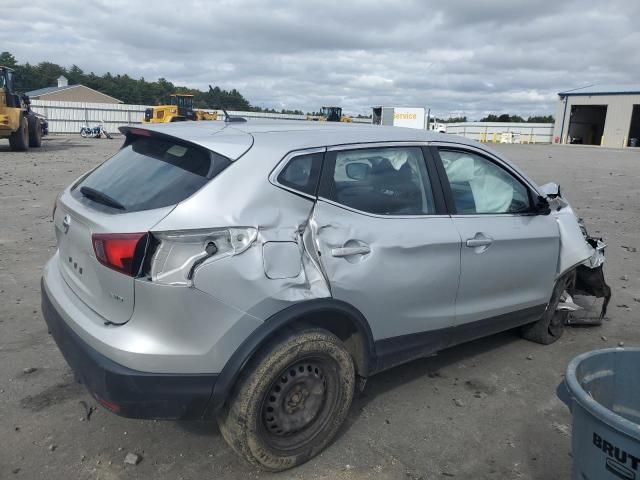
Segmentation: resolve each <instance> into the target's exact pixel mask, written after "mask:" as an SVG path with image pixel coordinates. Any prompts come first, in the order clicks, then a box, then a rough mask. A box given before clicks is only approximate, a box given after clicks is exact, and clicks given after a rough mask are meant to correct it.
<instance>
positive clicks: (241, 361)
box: [205, 298, 376, 418]
mask: <svg viewBox="0 0 640 480" xmlns="http://www.w3.org/2000/svg"><path fill="white" fill-rule="evenodd" d="M336 313H338V314H343V315H345V316H347V317H348V318H349V319H350V320H351V321H352V323H353V325H354V326H355V327H356V328H357V330H358V332H359V333H360V334H361V335H362V336H363V338H364V339H365V346H366V352H364V353H365V355H364V360H365V362H364V365H362V366H361V372H360V374H361V375H362V376H364V377H366V376H368V375H369V374H370V373H371V372H373V371H374V370H375V368H376V354H375V348H374V342H373V336H372V334H371V329H370V328H369V324H368V322H367V320H366V319H365V318H364V316H363V315H362V313H360V311H358V310H357V309H356V308H354V307H353V306H351V305H349V304H348V303H346V302H342V301H340V300H335V299H333V298H320V299H315V300H309V301H306V302H301V303H296V304H294V305H292V306H290V307H287V308H285V309H284V310H281V311H280V312H278V313H276V314H275V315H273V316H271V317H270V318H269V319H267V320H266V321H265V322H264V323H263V324H262V325H260V326H259V327H258V328H257V329H256V330H254V331H253V332H252V333H251V335H249V337H248V338H247V339H246V340H245V341H244V342H243V343H242V345H240V347H239V348H238V349H237V350H236V351H235V352H234V353H233V355H232V356H231V358H230V359H229V360H228V361H227V364H226V365H225V366H224V368H223V369H222V372H221V373H220V375H219V376H218V379H217V381H216V384H215V386H214V388H213V395H212V397H211V401H210V402H209V406H208V408H207V412H206V413H205V418H212V417H213V416H214V415H215V414H216V412H217V411H218V410H219V409H220V408H221V407H222V406H223V405H224V402H225V401H226V400H227V397H228V396H229V394H230V393H231V389H232V388H233V385H234V384H235V382H236V380H237V378H238V376H239V375H240V372H241V371H242V369H243V368H244V367H245V365H246V364H247V362H248V361H249V360H250V359H251V357H252V356H253V354H254V353H255V352H256V351H257V350H258V349H259V348H260V347H261V346H262V345H263V344H264V343H265V342H266V341H267V340H268V339H269V338H271V337H272V335H274V334H275V333H276V332H278V331H279V330H280V329H282V328H285V327H287V326H289V325H292V324H293V323H295V322H296V321H298V320H300V319H301V318H302V317H304V316H308V315H310V314H325V315H331V314H336Z"/></svg>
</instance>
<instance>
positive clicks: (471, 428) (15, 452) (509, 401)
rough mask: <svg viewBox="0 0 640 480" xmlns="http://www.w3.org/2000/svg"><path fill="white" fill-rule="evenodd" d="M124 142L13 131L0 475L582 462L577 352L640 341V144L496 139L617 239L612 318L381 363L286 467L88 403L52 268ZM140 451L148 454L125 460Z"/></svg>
mask: <svg viewBox="0 0 640 480" xmlns="http://www.w3.org/2000/svg"><path fill="white" fill-rule="evenodd" d="M119 145H120V140H117V139H116V140H97V139H81V138H80V137H52V138H50V139H47V140H45V142H44V146H43V148H42V149H39V150H33V151H32V152H29V153H12V152H10V151H9V148H8V142H2V143H1V144H0V199H1V202H0V439H1V441H0V478H2V479H4V478H16V479H18V478H28V479H35V478H47V479H51V480H56V479H65V480H67V479H72V478H73V479H75V478H79V479H85V478H87V479H88V478H91V479H94V478H100V479H121V478H122V479H128V478H145V479H146V478H148V479H204V478H212V479H213V478H215V479H246V478H278V479H280V478H283V479H284V478H287V479H288V478H305V479H306V478H312V479H333V478H339V479H364V478H376V479H378V478H380V479H410V480H417V479H432V478H447V477H456V478H475V479H484V478H504V479H561V478H562V479H563V478H568V477H569V471H570V465H571V456H570V422H571V417H570V415H569V412H568V410H567V409H566V408H565V407H564V405H563V404H561V403H560V401H559V400H557V398H556V396H555V388H556V386H557V384H558V383H559V382H560V380H561V378H562V374H563V372H564V369H565V367H566V364H567V362H568V361H569V360H570V359H571V358H572V357H574V356H575V355H577V354H578V353H581V352H584V351H588V350H591V349H595V348H601V347H606V346H615V345H618V343H619V342H624V343H625V345H627V346H630V345H640V330H639V329H638V327H637V314H638V312H640V303H639V302H640V252H637V251H634V249H640V217H638V215H637V213H638V212H639V211H640V182H639V179H640V149H638V150H637V151H632V150H607V149H600V148H588V147H581V146H536V145H531V146H527V145H503V146H497V150H499V151H500V152H502V153H503V154H505V155H506V156H507V157H508V158H510V159H511V160H513V161H514V162H515V163H516V164H518V165H520V166H521V167H523V168H524V169H525V170H526V171H527V172H528V173H529V174H530V175H531V176H532V177H533V178H534V180H536V181H537V182H538V183H545V182H546V181H550V180H553V181H556V182H558V183H560V184H561V186H562V191H563V193H564V194H565V196H566V197H567V198H568V199H569V200H570V202H571V203H572V205H573V206H574V207H575V209H576V210H577V212H578V213H579V214H580V215H581V216H582V217H583V218H584V219H585V222H586V224H587V227H588V228H589V230H590V232H591V233H592V234H597V235H601V236H603V237H604V238H605V240H606V242H607V243H608V245H609V247H608V249H607V264H606V266H605V274H606V276H607V279H608V281H609V283H610V285H611V287H612V289H613V295H614V296H613V299H612V301H611V304H610V308H609V314H608V318H607V321H605V322H604V324H603V326H602V327H591V328H569V329H568V331H566V332H565V335H564V337H563V338H562V339H561V340H560V341H558V342H556V343H555V344H553V345H550V346H542V345H537V344H533V343H529V342H527V341H524V340H521V339H520V338H519V337H518V336H517V334H516V333H515V332H506V333H503V334H499V335H495V336H492V337H489V338H486V339H482V340H479V341H475V342H473V343H470V344H467V345H464V346H460V347H456V348H452V349H449V350H447V351H445V352H443V353H441V354H440V355H438V356H436V357H432V358H428V359H423V360H418V361H415V362H413V363H410V364H407V365H404V366H401V367H397V368H395V369H393V370H391V371H388V372H385V373H382V374H380V375H378V376H376V377H373V378H372V379H370V380H369V382H368V384H367V388H366V390H365V391H364V393H363V394H361V395H359V396H358V397H357V398H356V399H355V401H354V405H353V407H352V409H351V414H350V416H349V418H348V420H347V422H346V425H345V427H344V428H343V430H342V432H341V434H340V435H339V437H338V439H337V440H336V441H335V442H334V443H333V445H332V446H330V447H329V448H328V449H327V450H326V451H325V452H324V453H323V454H322V455H321V456H319V457H317V458H315V459H313V460H312V461H310V462H309V463H307V464H305V465H303V466H302V467H299V468H297V469H295V470H292V471H289V472H285V473H283V474H279V475H274V474H264V473H261V472H259V471H256V470H254V469H252V468H251V467H248V466H247V465H246V464H244V463H243V462H242V461H240V460H239V459H238V458H237V457H236V456H235V455H234V454H233V453H232V451H231V449H230V448H229V447H227V445H226V443H225V442H224V440H223V439H222V437H221V435H220V433H219V432H218V429H217V427H216V426H215V424H208V423H186V422H153V421H137V420H128V419H124V418H119V417H117V416H115V415H113V414H111V413H109V412H108V411H106V410H104V409H102V408H101V407H98V408H97V409H96V410H95V411H94V412H93V413H92V415H91V416H90V419H89V420H87V419H86V411H85V405H86V406H87V407H93V406H96V402H95V401H94V400H93V399H92V398H91V397H90V396H89V395H88V394H87V393H86V392H85V390H84V387H82V386H81V385H77V384H75V383H74V382H73V377H72V375H71V373H70V370H69V368H68V367H67V365H66V363H65V362H64V360H63V358H62V356H61V355H60V353H59V352H58V350H57V347H56V346H55V344H54V342H53V340H52V339H51V338H50V337H49V335H48V334H47V331H46V328H45V324H44V321H43V320H42V318H41V314H40V284H39V282H40V273H41V269H42V267H43V265H44V263H45V262H46V260H47V259H48V258H49V257H50V256H51V255H52V254H53V252H54V251H55V240H54V234H53V229H52V224H51V210H52V206H53V201H54V198H55V196H56V194H57V192H58V191H60V190H61V189H62V188H63V187H64V186H66V185H67V184H69V183H70V182H71V181H72V180H73V179H75V178H76V177H78V176H79V175H80V174H81V173H83V172H85V171H86V170H88V169H89V168H91V167H92V166H94V165H96V164H97V163H98V162H100V161H102V160H104V159H105V158H107V157H108V156H109V155H110V154H111V153H113V152H114V151H115V150H116V149H117V148H118V147H119ZM30 368H35V369H36V370H35V371H33V372H31V373H25V372H28V371H29V370H25V369H30ZM81 402H84V405H83V403H81ZM128 452H134V453H137V454H140V455H141V456H142V457H143V460H142V462H141V463H140V464H138V465H137V466H131V465H125V464H124V462H123V460H124V458H125V455H126V454H127V453H128Z"/></svg>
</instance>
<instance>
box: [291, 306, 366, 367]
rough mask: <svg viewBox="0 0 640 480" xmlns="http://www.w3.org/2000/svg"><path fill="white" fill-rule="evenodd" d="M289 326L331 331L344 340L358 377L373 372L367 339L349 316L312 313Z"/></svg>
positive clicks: (334, 313) (332, 313) (336, 313)
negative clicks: (311, 327)
mask: <svg viewBox="0 0 640 480" xmlns="http://www.w3.org/2000/svg"><path fill="white" fill-rule="evenodd" d="M287 326H289V327H293V328H304V327H306V326H313V327H317V328H323V329H325V330H328V331H330V332H331V333H333V334H334V335H335V336H336V337H338V338H339V339H340V340H342V343H344V346H345V348H346V349H347V351H348V352H349V353H350V354H351V356H352V357H353V361H354V363H355V367H356V371H357V372H358V375H361V376H367V374H368V373H369V371H370V370H371V368H370V367H371V366H370V365H369V361H370V358H369V348H368V343H367V339H366V338H365V335H364V334H363V333H362V332H361V331H360V330H359V329H358V327H357V326H356V324H355V322H354V321H353V320H352V319H351V318H350V317H349V316H348V315H347V314H345V313H341V312H331V311H329V312H311V313H308V314H303V315H301V316H300V317H298V318H297V319H296V320H295V321H294V322H292V323H290V324H288V325H287Z"/></svg>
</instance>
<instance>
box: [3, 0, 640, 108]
mask: <svg viewBox="0 0 640 480" xmlns="http://www.w3.org/2000/svg"><path fill="white" fill-rule="evenodd" d="M2 4H3V8H2V12H3V13H2V15H1V16H0V51H1V50H8V51H10V52H12V53H13V54H14V55H15V56H16V57H17V59H18V61H19V62H21V63H24V62H27V61H28V62H30V63H38V62H40V61H43V60H48V61H51V62H55V63H59V64H62V65H65V66H71V65H72V64H76V65H78V66H80V67H81V68H82V69H83V70H85V71H87V72H88V71H94V72H95V73H98V74H102V73H105V72H107V71H109V72H111V73H114V74H115V73H127V74H129V75H132V76H134V77H140V76H144V77H145V78H146V79H147V80H152V79H153V80H155V79H157V78H158V77H164V78H166V79H168V80H170V81H172V82H174V83H175V84H178V85H186V86H190V87H197V88H200V89H206V88H207V85H208V84H212V85H219V86H220V87H222V88H227V89H228V88H237V89H238V90H239V91H240V92H241V93H242V94H243V95H244V96H245V97H247V99H248V100H249V101H250V102H251V103H252V104H253V105H258V106H267V107H275V108H290V109H296V108H298V109H302V110H304V111H311V110H318V109H319V107H320V106H322V105H328V104H336V105H342V106H343V107H344V109H345V111H346V112H348V113H369V112H370V109H369V107H371V106H372V105H404V106H427V107H430V108H431V109H432V111H433V112H435V113H436V114H438V115H443V116H448V115H458V114H463V115H467V116H468V117H469V118H470V119H478V118H479V117H480V116H482V115H484V114H485V113H490V112H510V113H517V114H520V115H523V116H525V117H526V116H528V115H533V114H551V113H554V104H555V99H556V93H557V92H559V91H562V90H566V89H570V88H575V87H578V86H583V85H587V84H591V83H617V84H629V83H636V84H637V83H640V62H638V61H637V50H638V46H640V28H638V21H639V20H638V19H639V18H640V2H637V1H631V0H625V1H618V0H608V1H606V2H603V1H591V0H576V1H562V0H556V1H549V2H545V1H537V2H534V1H531V0H527V1H516V0H504V1H503V0H464V1H455V0H448V1H447V0H445V1H442V0H440V1H438V2H429V1H417V0H416V1H402V0H396V1H383V0H377V1H361V0H343V1H331V0H320V1H316V0H304V1H287V0H279V1H271V2H269V1H267V0H236V1H233V0H228V1H213V0H212V1H204V0H203V1H190V0H182V1H179V2H178V1H171V0H147V1H142V0H141V1H135V0H129V1H120V0H109V1H106V2H101V1H96V0H91V1H88V0H84V1H71V0H55V1H51V0H49V1H40V0H31V1H29V2H25V1H24V0H2Z"/></svg>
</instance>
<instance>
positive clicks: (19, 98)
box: [0, 66, 49, 152]
mask: <svg viewBox="0 0 640 480" xmlns="http://www.w3.org/2000/svg"><path fill="white" fill-rule="evenodd" d="M48 127H49V123H48V122H47V120H46V118H44V117H43V116H41V115H37V114H36V113H35V112H33V111H32V110H31V102H30V101H29V97H27V96H26V95H19V94H18V93H16V92H15V91H14V90H13V70H11V69H10V68H9V67H3V66H0V138H8V139H9V145H10V146H11V150H13V151H15V152H24V151H25V150H29V147H39V146H41V145H42V137H43V136H44V135H46V134H47V133H48Z"/></svg>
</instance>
